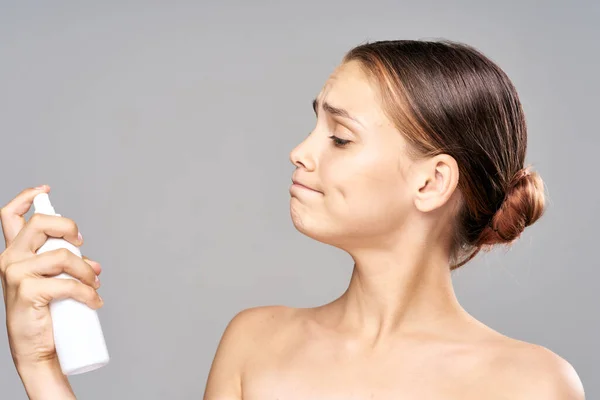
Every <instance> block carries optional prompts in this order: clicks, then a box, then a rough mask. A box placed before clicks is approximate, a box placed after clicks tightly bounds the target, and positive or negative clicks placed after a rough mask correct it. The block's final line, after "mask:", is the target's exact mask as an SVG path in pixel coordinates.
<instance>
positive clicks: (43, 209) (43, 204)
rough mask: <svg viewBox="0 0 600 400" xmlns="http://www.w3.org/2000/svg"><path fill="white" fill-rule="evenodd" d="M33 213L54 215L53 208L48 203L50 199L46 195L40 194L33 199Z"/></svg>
mask: <svg viewBox="0 0 600 400" xmlns="http://www.w3.org/2000/svg"><path fill="white" fill-rule="evenodd" d="M33 208H34V213H40V214H47V215H56V211H54V207H52V204H51V203H50V197H48V193H40V194H38V195H36V196H35V197H34V198H33Z"/></svg>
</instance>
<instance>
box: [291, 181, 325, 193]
mask: <svg viewBox="0 0 600 400" xmlns="http://www.w3.org/2000/svg"><path fill="white" fill-rule="evenodd" d="M292 182H293V183H294V184H295V185H298V186H302V187H303V188H305V189H308V190H312V191H313V192H318V193H321V192H319V191H318V190H316V189H313V188H312V187H310V186H308V185H306V184H304V183H302V182H300V181H298V180H296V179H292Z"/></svg>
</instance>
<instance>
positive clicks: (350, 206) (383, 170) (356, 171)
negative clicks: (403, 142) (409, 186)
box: [322, 151, 401, 219]
mask: <svg viewBox="0 0 600 400" xmlns="http://www.w3.org/2000/svg"><path fill="white" fill-rule="evenodd" d="M397 160H398V157H397V156H394V155H390V154H385V153H383V152H381V151H379V152H377V151H373V152H363V153H361V154H357V155H355V156H353V157H349V158H348V159H347V160H344V162H339V163H336V164H332V165H330V166H329V168H328V169H326V170H324V171H322V172H323V174H324V176H323V178H324V180H325V181H326V187H328V188H330V189H331V190H330V192H329V193H328V196H326V197H328V198H327V202H326V205H327V206H328V208H329V209H330V211H331V212H333V213H338V214H345V215H348V214H350V215H351V216H352V217H356V218H361V219H362V218H367V219H369V218H373V217H376V216H378V215H380V214H385V213H388V212H390V211H391V209H393V208H394V207H395V206H396V205H397V203H398V199H399V196H398V193H399V192H398V190H399V185H400V184H401V180H400V174H399V172H398V168H397V165H398V164H397V162H398V161H397Z"/></svg>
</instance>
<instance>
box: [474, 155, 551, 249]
mask: <svg viewBox="0 0 600 400" xmlns="http://www.w3.org/2000/svg"><path fill="white" fill-rule="evenodd" d="M545 205H546V204H545V195H544V182H543V181H542V178H541V177H540V175H539V174H538V173H537V172H535V171H531V170H530V167H526V168H522V169H521V170H519V171H517V173H516V174H515V175H514V176H513V178H512V180H511V181H510V182H509V184H508V187H507V189H506V196H505V198H504V202H503V203H502V205H501V206H500V208H499V209H498V211H497V212H496V214H494V216H493V217H492V219H491V221H490V224H489V227H488V229H489V231H490V233H489V234H484V235H482V236H485V237H486V238H485V239H486V240H485V243H482V244H497V243H510V242H512V241H514V240H515V239H517V238H518V237H519V236H520V235H521V233H522V232H523V230H524V229H525V227H527V226H529V225H531V224H533V223H534V222H535V221H537V220H538V219H539V218H540V217H541V216H542V215H543V213H544V211H545Z"/></svg>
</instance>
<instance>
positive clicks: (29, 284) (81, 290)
mask: <svg viewBox="0 0 600 400" xmlns="http://www.w3.org/2000/svg"><path fill="white" fill-rule="evenodd" d="M18 298H19V299H20V300H22V301H25V302H27V303H31V304H33V306H34V307H44V306H46V305H48V303H50V302H51V301H52V300H61V299H67V298H71V299H74V300H77V301H79V302H81V303H84V304H86V305H87V306H88V307H90V308H92V309H98V308H100V307H102V304H103V301H102V298H101V297H100V295H98V292H96V290H95V289H93V288H91V287H89V286H88V285H86V284H84V283H81V282H79V281H77V280H75V279H61V278H43V279H40V278H27V279H25V280H23V281H22V282H21V285H20V286H19V291H18Z"/></svg>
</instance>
